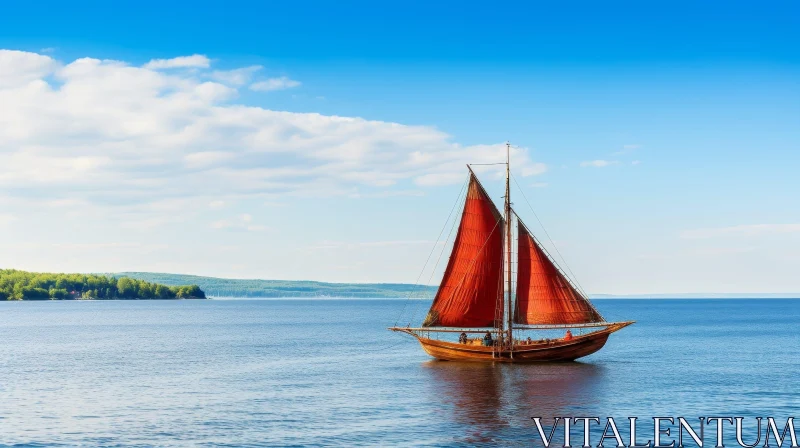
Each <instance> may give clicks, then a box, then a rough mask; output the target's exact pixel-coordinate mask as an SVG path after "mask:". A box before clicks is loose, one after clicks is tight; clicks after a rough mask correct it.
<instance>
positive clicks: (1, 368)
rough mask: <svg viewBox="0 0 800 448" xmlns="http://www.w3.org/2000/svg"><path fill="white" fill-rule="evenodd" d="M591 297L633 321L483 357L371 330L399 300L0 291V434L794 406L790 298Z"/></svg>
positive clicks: (146, 440) (309, 430)
mask: <svg viewBox="0 0 800 448" xmlns="http://www.w3.org/2000/svg"><path fill="white" fill-rule="evenodd" d="M595 303H596V304H597V306H598V308H599V309H600V311H601V312H603V313H604V314H605V315H606V317H607V318H609V319H634V320H637V321H638V323H637V324H636V325H634V326H632V327H629V328H626V329H624V330H622V331H621V332H620V333H617V334H615V335H613V336H612V337H611V339H610V340H609V343H608V344H607V345H606V347H605V348H604V349H603V350H601V351H600V352H599V353H597V354H595V355H592V356H590V357H588V358H584V361H583V362H579V363H567V364H546V365H488V364H460V363H448V362H437V361H432V360H430V359H429V358H428V357H427V355H425V354H424V352H422V350H421V349H420V347H419V345H418V344H417V343H416V342H414V341H413V340H412V339H410V338H408V337H407V336H403V335H400V334H394V333H390V332H388V331H386V330H385V327H386V326H388V325H392V324H394V322H395V319H396V318H397V316H398V315H399V314H400V311H401V310H402V309H403V307H404V306H405V305H406V304H405V302H404V301H396V302H395V301H385V300H375V301H368V300H361V301H350V300H327V301H326V300H317V301H310V300H293V301H288V300H287V301H267V300H264V301H245V300H242V301H236V300H230V301H222V300H214V301H164V302H85V301H81V302H43V303H36V302H25V303H13V302H8V303H3V302H0V341H1V342H0V446H5V445H11V446H14V445H20V446H54V445H63V446H75V445H83V446H154V445H156V446H187V445H189V446H198V445H200V446H202V445H206V446H220V445H224V446H262V445H281V446H285V445H297V446H300V445H317V446H319V445H339V446H353V445H370V446H376V445H389V446H394V445H435V446H445V445H478V444H482V443H486V444H491V445H497V444H507V445H513V446H541V445H539V444H536V445H534V443H533V441H534V440H538V438H537V436H536V430H535V427H534V426H533V425H532V423H531V420H530V417H531V416H544V417H548V416H552V415H571V416H594V415H598V416H600V417H606V416H614V417H618V418H620V419H623V418H625V417H627V416H639V417H643V418H649V417H652V416H685V417H687V418H688V417H697V416H704V415H717V416H718V415H741V416H756V415H761V416H775V417H779V418H783V419H785V418H786V417H788V416H792V415H794V414H795V413H796V412H797V410H798V409H799V408H800V376H798V375H797V372H798V367H800V343H799V342H800V337H799V336H798V331H797V330H798V328H797V323H798V322H800V301H796V300H760V301H757V300H598V301H595ZM412 306H416V307H417V308H419V309H420V311H418V316H419V318H418V320H419V319H421V316H422V314H423V313H424V310H423V309H424V308H425V307H426V303H425V302H414V303H412ZM406 311H407V310H406ZM784 421H785V420H784ZM623 423H625V422H624V421H623ZM623 432H624V433H626V432H627V431H623ZM645 435H646V434H645ZM650 435H652V433H651V434H650ZM623 437H626V436H624V435H623ZM645 439H646V438H645Z"/></svg>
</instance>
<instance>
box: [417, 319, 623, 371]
mask: <svg viewBox="0 0 800 448" xmlns="http://www.w3.org/2000/svg"><path fill="white" fill-rule="evenodd" d="M632 323H633V322H619V323H614V324H612V325H610V326H609V327H608V328H605V329H603V330H600V331H596V332H593V333H589V334H585V335H580V336H575V337H574V338H573V339H572V340H569V341H566V340H563V339H558V340H552V341H550V342H549V343H536V344H531V345H516V346H514V349H513V350H509V349H508V348H503V349H498V348H496V347H483V346H478V345H467V344H458V343H454V342H446V341H439V340H435V339H428V338H424V337H421V336H419V335H417V334H414V333H409V334H412V335H413V336H414V337H416V338H417V340H418V341H419V343H420V345H422V348H423V349H424V350H425V352H426V353H428V354H429V355H431V356H433V357H434V358H436V359H440V360H444V361H478V362H512V363H513V362H516V363H526V362H557V361H574V360H576V359H578V358H582V357H584V356H588V355H591V354H592V353H594V352H596V351H598V350H600V349H601V348H603V346H604V345H605V344H606V341H607V340H608V337H609V336H610V335H611V333H614V332H615V331H618V330H620V329H622V328H624V327H627V326H628V325H630V324H632Z"/></svg>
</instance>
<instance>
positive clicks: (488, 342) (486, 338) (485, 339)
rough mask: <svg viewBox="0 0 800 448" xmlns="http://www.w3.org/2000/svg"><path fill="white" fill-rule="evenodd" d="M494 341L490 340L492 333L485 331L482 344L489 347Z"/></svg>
mask: <svg viewBox="0 0 800 448" xmlns="http://www.w3.org/2000/svg"><path fill="white" fill-rule="evenodd" d="M493 342H494V341H492V333H490V332H488V331H487V332H486V335H484V336H483V345H485V346H487V347H491V346H492V344H493Z"/></svg>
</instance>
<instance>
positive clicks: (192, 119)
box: [0, 1, 800, 294]
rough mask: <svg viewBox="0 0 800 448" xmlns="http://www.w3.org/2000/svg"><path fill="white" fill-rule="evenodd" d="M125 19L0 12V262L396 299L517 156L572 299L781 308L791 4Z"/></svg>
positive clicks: (71, 11) (68, 7)
mask: <svg viewBox="0 0 800 448" xmlns="http://www.w3.org/2000/svg"><path fill="white" fill-rule="evenodd" d="M121 3H122V4H111V3H107V2H82V3H80V4H72V3H71V4H65V3H63V2H36V3H35V4H33V3H31V2H12V3H10V4H4V10H3V14H1V15H0V30H1V31H0V48H2V49H6V50H13V51H8V52H6V53H5V59H2V57H3V56H0V97H3V98H2V99H3V101H1V102H0V104H2V105H0V123H2V124H3V127H5V129H6V131H5V132H0V206H2V207H3V209H2V210H3V211H2V212H0V230H2V231H1V232H0V248H2V250H0V266H3V267H17V268H21V269H31V270H56V271H86V272H89V271H91V272H98V271H121V270H148V271H168V272H181V273H193V274H201V275H215V276H228V277H257V278H281V279H314V280H326V281H385V282H388V281H392V282H414V281H415V280H416V279H417V278H418V277H419V274H420V269H421V268H422V265H423V263H424V262H425V259H426V257H427V255H428V253H429V251H430V250H431V247H432V246H433V244H434V241H435V239H436V236H437V235H438V233H439V230H440V229H441V226H442V225H443V224H444V221H445V218H446V217H447V213H448V211H449V208H450V206H451V205H452V204H453V202H454V201H455V198H456V196H457V195H458V191H459V188H460V186H461V182H462V181H463V179H464V178H465V175H466V174H465V171H464V168H463V164H464V163H467V162H486V161H491V160H494V159H496V158H498V157H500V156H501V155H502V152H501V151H499V150H500V146H499V145H500V144H502V143H503V142H504V141H506V140H510V141H511V142H512V143H513V144H514V145H515V146H516V147H517V150H516V151H517V152H516V153H515V156H514V161H513V162H514V164H515V165H514V168H515V172H516V173H517V178H518V180H519V182H520V186H521V188H522V189H523V192H524V194H525V196H527V198H528V199H530V200H531V202H532V205H533V206H534V208H535V210H536V212H537V214H538V215H539V217H540V218H541V219H542V221H543V222H544V224H545V226H546V227H547V230H548V232H549V234H550V236H552V237H553V240H554V244H555V245H556V246H558V248H559V252H561V254H563V255H564V258H566V262H567V263H568V265H569V266H570V268H571V269H572V271H573V272H574V273H575V274H576V276H577V277H578V280H579V281H580V283H581V284H582V285H583V286H584V288H585V289H586V290H588V291H589V292H591V293H618V294H624V293H670V292H789V291H795V292H796V291H800V279H798V277H797V276H796V272H797V270H798V268H800V256H798V255H797V254H798V253H800V211H799V210H800V208H798V207H797V205H798V200H797V192H798V191H800V185H799V184H800V182H799V181H798V178H797V174H796V173H797V171H798V169H799V168H800V153H799V152H798V150H800V131H799V130H798V129H800V128H799V127H798V123H800V83H798V80H799V79H800V52H798V51H797V48H800V31H798V30H800V6H798V5H797V3H796V2H767V3H762V4H756V3H754V2H702V3H697V2H661V3H655V2H646V3H645V2H603V3H598V2H572V3H569V4H563V5H555V4H544V3H539V4H537V3H531V2H519V3H509V2H506V3H503V4H502V5H499V6H490V5H488V4H486V3H465V2H460V3H449V4H448V3H437V4H436V5H431V4H429V3H426V2H404V3H398V4H380V3H376V2H362V3H357V2H330V3H320V2H292V3H289V2H286V3H283V4H279V3H275V4H266V3H263V2H235V1H233V2H226V3H224V5H221V4H219V3H206V2H191V3H189V2H148V1H139V2H121ZM82 58H91V59H82ZM176 58H178V59H176ZM181 58H183V59H181ZM481 176H482V178H483V179H484V183H486V184H487V187H488V188H489V190H490V192H492V194H493V195H494V197H495V198H496V199H498V200H499V196H500V189H501V187H502V185H501V182H500V181H499V178H498V177H497V176H496V173H492V172H484V173H482V174H481ZM512 195H514V196H513V197H514V198H515V202H516V206H517V208H518V209H519V212H520V214H521V215H522V216H523V219H525V220H526V221H527V222H529V224H532V228H533V230H534V232H537V230H539V229H538V225H534V224H535V219H534V218H533V216H532V214H531V212H530V210H529V209H528V208H527V204H525V202H524V200H522V199H521V194H520V192H519V191H516V192H513V191H512ZM539 234H540V236H543V234H542V233H541V230H539ZM545 240H546V238H545ZM548 244H550V243H549V242H548ZM439 270H440V271H441V266H440V268H439ZM438 275H439V274H438V273H437V272H425V273H424V274H423V275H422V278H423V282H425V281H427V279H432V280H431V281H435V280H436V279H437V276H438Z"/></svg>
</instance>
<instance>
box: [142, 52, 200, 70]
mask: <svg viewBox="0 0 800 448" xmlns="http://www.w3.org/2000/svg"><path fill="white" fill-rule="evenodd" d="M209 65H211V61H210V60H209V59H208V57H206V56H205V55H202V54H193V55H191V56H179V57H177V58H172V59H153V60H151V61H150V62H148V63H147V64H145V65H144V68H148V69H153V70H157V69H163V68H192V67H194V68H208V66H209Z"/></svg>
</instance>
